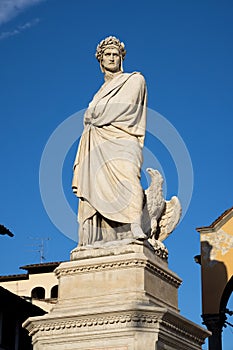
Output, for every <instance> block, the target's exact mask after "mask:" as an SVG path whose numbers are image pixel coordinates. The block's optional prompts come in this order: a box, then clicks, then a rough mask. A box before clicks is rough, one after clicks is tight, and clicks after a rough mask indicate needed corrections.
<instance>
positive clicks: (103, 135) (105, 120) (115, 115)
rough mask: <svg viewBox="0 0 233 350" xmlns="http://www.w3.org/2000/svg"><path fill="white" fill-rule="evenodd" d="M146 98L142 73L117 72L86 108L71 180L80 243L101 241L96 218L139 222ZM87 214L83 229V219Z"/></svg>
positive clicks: (117, 221)
mask: <svg viewBox="0 0 233 350" xmlns="http://www.w3.org/2000/svg"><path fill="white" fill-rule="evenodd" d="M146 103H147V92H146V84H145V80H144V78H143V76H142V75H141V74H140V73H137V72H134V73H121V74H118V75H116V76H115V77H114V78H113V79H112V80H110V82H107V83H105V84H103V86H102V87H101V88H100V90H99V91H98V92H97V93H96V95H95V96H94V98H93V100H92V101H91V103H90V104H89V107H88V109H87V110H86V112H85V115H84V130H83V134H82V136H81V139H80V143H79V147H78V151H77V155H76V159H75V162H74V175H73V182H72V188H73V191H74V193H75V194H76V195H77V197H79V198H80V202H79V212H78V221H79V223H80V229H79V245H87V244H93V243H94V242H95V241H98V240H103V234H101V223H100V221H98V220H99V219H97V221H96V217H97V218H98V217H102V218H104V219H106V220H111V222H116V223H121V224H127V223H128V224H130V223H140V218H141V212H142V205H143V190H142V187H141V184H140V170H141V165H142V147H143V144H144V137H145V127H146ZM96 214H97V216H96ZM90 219H91V220H92V221H91V224H90V222H89V228H88V229H87V228H85V225H84V224H85V222H88V220H90ZM94 221H95V223H94ZM90 226H92V227H90ZM93 227H94V229H93ZM110 240H112V239H110Z"/></svg>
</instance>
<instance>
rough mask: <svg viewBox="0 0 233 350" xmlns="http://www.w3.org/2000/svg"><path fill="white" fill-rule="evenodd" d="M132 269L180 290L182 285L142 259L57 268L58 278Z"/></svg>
mask: <svg viewBox="0 0 233 350" xmlns="http://www.w3.org/2000/svg"><path fill="white" fill-rule="evenodd" d="M131 267H134V268H135V267H136V268H137V267H138V268H144V269H147V270H148V271H150V272H152V273H154V274H155V275H157V276H159V277H160V278H162V279H163V280H164V281H166V282H168V283H169V284H171V285H173V286H175V287H176V288H178V287H179V286H180V284H181V282H182V281H181V280H180V279H179V278H177V277H174V276H173V275H172V274H169V273H168V272H167V271H165V270H164V269H162V268H161V267H159V266H157V265H155V264H152V263H150V262H149V261H145V260H142V259H141V260H140V259H133V260H124V261H123V260H122V261H116V262H109V263H99V264H88V265H87V264H85V265H84V264H83V265H79V266H75V267H68V268H64V267H62V268H57V269H56V271H55V272H56V275H57V277H58V278H60V277H61V276H67V275H71V274H80V273H86V272H91V271H92V272H93V271H96V272H97V271H104V270H105V271H106V270H116V269H120V268H131Z"/></svg>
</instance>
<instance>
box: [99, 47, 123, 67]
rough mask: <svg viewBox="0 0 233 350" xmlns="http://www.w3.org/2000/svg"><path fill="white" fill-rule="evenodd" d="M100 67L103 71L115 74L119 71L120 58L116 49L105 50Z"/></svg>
mask: <svg viewBox="0 0 233 350" xmlns="http://www.w3.org/2000/svg"><path fill="white" fill-rule="evenodd" d="M101 64H102V67H103V69H104V70H105V71H110V72H112V73H116V72H119V71H120V65H121V57H120V53H119V51H118V50H117V49H116V48H111V47H109V48H107V49H106V50H105V51H104V53H103V56H102V61H101Z"/></svg>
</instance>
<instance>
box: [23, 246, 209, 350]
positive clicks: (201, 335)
mask: <svg viewBox="0 0 233 350" xmlns="http://www.w3.org/2000/svg"><path fill="white" fill-rule="evenodd" d="M160 252H161V251H159V249H158V250H154V248H152V246H150V245H149V244H148V243H147V242H144V243H141V242H138V241H130V242H121V245H116V246H114V245H105V246H104V247H100V248H98V247H97V248H95V249H94V248H89V249H85V250H78V249H76V250H74V251H73V252H72V253H71V261H69V262H65V263H62V264H61V265H60V266H59V267H58V268H57V269H56V274H57V276H58V279H59V298H58V302H57V304H56V305H55V307H54V308H53V310H52V311H51V312H50V313H49V314H47V315H45V316H42V317H41V316H40V317H33V318H29V319H28V320H27V321H26V322H25V323H24V327H26V328H27V330H28V331H29V333H30V334H31V335H32V341H33V349H34V350H42V349H43V350H50V349H51V350H52V349H53V350H64V349H69V350H71V349H73V350H74V349H80V350H144V349H146V350H162V349H164V350H165V349H166V350H173V349H174V350H175V349H177V350H192V349H193V350H196V349H201V345H202V344H203V343H204V339H205V338H206V337H207V336H208V335H209V333H208V332H207V331H206V330H204V329H203V328H202V327H199V326H197V325H196V324H194V323H192V322H190V321H188V320H187V319H185V318H184V317H182V316H181V315H180V314H179V310H178V296H177V292H178V287H179V285H180V283H181V280H180V278H179V277H178V276H177V275H176V274H174V273H173V272H172V271H170V270H169V269H168V266H167V262H166V260H165V259H162V258H161V257H160V255H161V254H160Z"/></svg>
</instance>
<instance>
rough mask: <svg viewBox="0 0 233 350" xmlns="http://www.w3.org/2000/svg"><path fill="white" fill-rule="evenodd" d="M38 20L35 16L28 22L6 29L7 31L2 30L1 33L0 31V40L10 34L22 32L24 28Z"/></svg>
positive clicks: (31, 25) (33, 24)
mask: <svg viewBox="0 0 233 350" xmlns="http://www.w3.org/2000/svg"><path fill="white" fill-rule="evenodd" d="M39 22H40V20H39V18H36V19H33V20H32V21H30V22H26V23H24V24H23V25H20V26H18V27H17V28H16V29H13V30H11V31H8V32H2V33H0V40H3V39H6V38H9V37H10V36H14V35H18V34H20V33H21V32H23V31H24V30H26V29H29V28H31V27H33V26H35V25H36V24H37V23H39Z"/></svg>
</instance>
